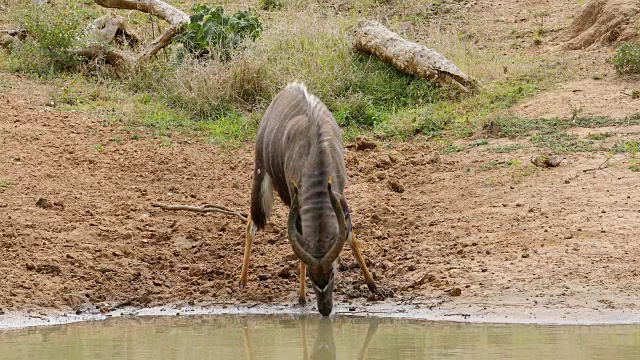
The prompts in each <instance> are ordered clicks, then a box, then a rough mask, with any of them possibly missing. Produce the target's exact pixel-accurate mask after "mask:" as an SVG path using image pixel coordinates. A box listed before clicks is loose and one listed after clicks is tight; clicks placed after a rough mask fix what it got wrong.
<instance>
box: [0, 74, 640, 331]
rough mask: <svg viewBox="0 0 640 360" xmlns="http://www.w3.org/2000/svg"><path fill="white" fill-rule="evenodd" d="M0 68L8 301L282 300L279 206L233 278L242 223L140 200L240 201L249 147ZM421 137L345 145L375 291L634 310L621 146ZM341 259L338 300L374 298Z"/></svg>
mask: <svg viewBox="0 0 640 360" xmlns="http://www.w3.org/2000/svg"><path fill="white" fill-rule="evenodd" d="M2 77H3V81H4V83H5V84H9V83H10V84H12V85H11V86H7V87H5V90H6V91H3V92H2V93H0V114H1V116H0V154H1V155H2V156H1V157H0V177H1V178H0V181H3V182H4V183H3V184H4V185H3V186H2V189H1V190H0V249H2V256H0V269H1V271H0V289H2V291H0V307H1V308H2V310H1V311H2V312H8V313H12V314H13V311H27V314H36V316H37V314H38V312H39V311H44V313H45V314H48V312H47V311H50V310H51V309H61V311H66V312H69V313H75V312H78V313H91V312H92V311H93V312H95V311H96V309H98V310H100V309H102V311H103V312H105V313H109V312H113V311H115V310H116V309H117V308H118V307H124V306H130V305H133V306H153V305H166V304H173V305H177V306H183V305H190V304H191V305H193V304H195V305H198V306H205V307H206V306H235V305H238V304H239V305H240V306H243V304H244V306H246V305H249V306H252V305H253V304H266V305H268V304H287V305H288V306H292V305H293V303H294V301H295V291H296V289H297V281H298V274H297V263H296V261H295V260H294V256H293V254H292V251H291V249H290V246H289V244H288V243H287V241H286V234H285V221H286V219H285V216H286V209H285V208H284V206H283V205H282V204H281V203H278V205H277V206H276V209H275V213H274V215H273V217H272V221H271V223H270V224H269V226H268V227H267V229H266V231H264V232H260V233H258V236H257V238H256V241H255V246H254V252H253V256H252V262H251V269H250V278H249V284H248V287H247V288H246V289H244V290H240V289H238V288H237V281H238V276H239V272H240V265H241V257H242V251H243V241H244V239H243V230H244V224H243V223H242V222H241V221H240V220H238V219H237V218H233V217H228V216H224V215H221V214H195V213H187V212H182V213H175V212H166V211H162V210H157V209H155V208H152V207H151V206H150V203H151V202H154V201H159V202H164V203H181V204H193V205H200V204H203V203H213V204H221V205H224V206H226V207H229V208H232V209H237V210H239V211H246V209H247V208H248V203H249V197H248V195H249V185H250V180H251V179H250V175H251V169H252V149H251V145H250V144H247V145H246V146H244V147H241V148H239V149H233V150H229V149H221V148H219V147H218V146H216V145H212V144H207V143H204V142H202V141H200V140H198V139H193V138H185V137H181V136H179V135H176V136H175V137H173V143H172V145H171V146H163V145H162V144H161V142H160V141H159V140H158V139H155V138H153V137H151V136H142V137H140V139H138V140H133V139H132V134H131V130H130V129H125V128H118V127H114V126H111V127H105V126H103V125H102V124H101V122H100V121H97V120H93V119H91V118H90V117H86V116H84V115H81V114H77V113H68V112H67V113H63V112H58V111H56V110H53V109H51V108H48V107H46V106H45V105H44V104H45V103H46V102H47V98H46V95H44V94H46V93H47V91H48V89H46V88H44V87H43V86H42V85H37V84H33V83H31V82H29V81H27V80H25V79H20V78H17V77H14V76H8V75H3V76H2ZM617 130H618V131H624V129H617ZM580 131H582V132H585V133H588V132H587V131H586V130H585V129H576V132H577V133H580ZM143 135H144V134H143ZM116 137H117V138H119V139H120V142H121V143H118V142H117V141H112V140H113V139H114V138H116ZM513 141H514V140H500V139H492V140H490V144H489V145H487V146H488V147H497V146H504V145H507V144H509V143H511V142H513ZM431 144H432V143H429V142H424V141H416V142H411V143H393V144H386V145H385V146H379V147H378V148H377V149H375V150H372V151H371V150H368V151H355V149H353V148H351V149H347V151H346V160H347V164H348V172H349V175H350V179H349V184H348V186H347V189H346V192H345V194H346V197H347V199H348V201H349V204H350V206H351V209H352V213H353V215H352V216H353V217H354V220H355V230H356V231H357V233H358V235H359V239H360V242H361V247H362V250H363V253H364V255H365V257H366V258H367V259H368V262H369V264H370V269H371V270H372V271H373V273H374V274H375V278H376V279H377V282H378V284H379V286H381V287H384V288H386V289H390V290H393V292H394V293H395V296H394V297H393V298H390V299H388V300H387V302H385V303H384V304H387V305H389V304H395V305H398V306H408V305H410V306H413V307H415V306H416V305H417V306H418V307H420V308H423V309H424V308H427V309H437V308H441V309H447V311H457V310H456V309H467V308H468V309H470V311H472V312H473V313H475V315H478V314H480V313H482V312H484V313H486V312H487V311H489V312H494V311H496V309H512V311H514V312H516V313H522V312H523V311H552V312H553V314H555V315H556V316H557V317H561V316H566V315H564V314H565V312H566V311H569V312H571V311H576V312H578V313H581V312H591V313H593V314H596V313H603V312H604V313H607V312H609V313H610V312H611V311H617V312H620V311H621V312H622V314H624V313H625V312H627V313H628V314H629V316H631V314H635V313H636V312H637V311H638V296H637V294H638V290H639V289H640V285H639V284H640V282H639V281H638V276H639V275H640V271H639V270H638V267H637V263H638V260H639V259H640V236H638V235H637V224H638V223H639V220H640V185H638V184H639V182H638V176H639V175H637V173H633V172H631V171H629V170H628V169H627V166H626V165H625V164H626V163H625V161H628V159H626V158H628V157H629V155H628V154H627V155H624V154H622V155H617V157H616V158H614V162H615V163H617V164H618V165H616V166H613V167H609V168H607V172H603V171H597V172H587V173H584V172H583V170H584V169H589V168H595V167H598V165H600V164H601V163H602V161H603V160H604V159H605V158H606V154H604V153H588V154H570V155H568V156H567V157H566V159H565V160H564V161H563V163H562V165H561V166H560V167H558V168H553V169H539V170H537V171H535V172H534V173H532V174H530V175H524V176H522V173H521V172H519V170H518V169H513V168H508V167H506V168H505V167H501V166H498V167H496V168H494V169H491V170H487V171H482V170H481V167H482V165H483V164H486V163H487V161H489V160H492V159H494V160H496V161H507V160H510V159H513V158H515V157H517V158H519V159H523V160H524V161H525V162H526V159H528V158H530V157H531V156H532V155H536V154H538V152H536V151H537V150H536V149H533V148H525V149H520V150H516V151H515V152H511V153H506V154H498V153H491V152H486V151H483V149H482V148H480V147H478V148H470V149H468V150H465V151H463V152H460V153H456V154H452V155H446V156H443V157H442V158H441V159H440V160H439V161H438V160H437V159H434V157H433V155H432V150H433V149H432V148H430V146H431ZM462 144H463V145H464V143H462ZM96 145H100V146H102V148H100V147H97V146H96ZM525 165H526V164H525ZM523 166H524V165H523ZM391 183H399V184H400V185H401V187H402V188H403V191H402V192H397V190H398V189H397V186H391ZM394 188H395V190H394ZM40 199H46V201H43V200H40ZM340 270H341V277H340V278H339V281H338V285H337V302H338V303H339V304H341V305H342V306H345V304H349V305H353V306H359V307H362V306H364V307H365V309H366V308H367V307H366V306H374V305H375V301H369V300H367V298H368V296H369V293H368V291H367V290H366V286H365V285H364V284H363V281H362V277H361V275H360V272H359V270H358V268H357V266H356V263H355V261H354V259H353V257H352V255H351V253H350V251H348V250H346V251H344V252H343V254H342V256H341V263H340ZM456 289H460V291H459V293H460V295H459V296H455V295H457V293H458V290H456ZM308 294H309V296H310V297H312V292H311V291H309V292H308ZM313 302H314V301H313V299H312V298H311V303H312V304H313ZM261 306H262V305H261ZM310 308H311V309H313V307H312V306H311V307H310ZM398 309H400V308H398ZM527 309H528V310H527ZM554 309H556V310H558V309H562V310H561V311H560V310H558V311H556V310H554ZM404 311H406V310H404ZM423 311H424V310H423ZM465 313H467V312H466V311H465ZM498 315H500V314H499V313H498ZM1 319H2V317H0V321H1Z"/></svg>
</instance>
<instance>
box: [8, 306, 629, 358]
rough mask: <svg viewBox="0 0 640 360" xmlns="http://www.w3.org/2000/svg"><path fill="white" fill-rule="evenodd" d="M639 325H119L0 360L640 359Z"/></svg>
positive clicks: (22, 334)
mask: <svg viewBox="0 0 640 360" xmlns="http://www.w3.org/2000/svg"><path fill="white" fill-rule="evenodd" d="M639 356H640V326H635V325H626V326H620V325H618V326H525V325H475V324H450V323H433V322H417V321H415V322H414V321H406V320H390V319H372V318H352V317H337V318H334V319H331V320H328V319H321V318H319V317H306V316H305V317H301V316H209V317H197V316H193V317H157V318H128V319H127V318H118V319H110V320H106V321H100V322H84V323H75V324H68V325H56V326H46V327H36V328H27V329H21V330H9V331H4V332H0V359H65V360H73V359H425V358H428V359H430V358H434V359H440V358H452V359H497V358H500V359H504V358H510V359H544V358H547V359H638V357H639Z"/></svg>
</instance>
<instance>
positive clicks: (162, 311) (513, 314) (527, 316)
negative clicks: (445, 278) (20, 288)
mask: <svg viewBox="0 0 640 360" xmlns="http://www.w3.org/2000/svg"><path fill="white" fill-rule="evenodd" d="M194 315H239V316H246V315H306V316H312V317H320V315H319V314H318V313H317V311H315V310H314V309H311V308H307V309H300V308H297V307H295V306H285V305H264V304H249V305H227V306H220V305H218V306H210V307H201V306H182V307H176V306H159V307H152V308H133V307H131V308H123V309H120V310H117V311H114V312H112V313H108V314H103V313H101V312H100V311H94V312H89V313H84V314H75V313H73V312H71V313H66V312H62V311H51V310H49V311H40V312H30V313H26V312H10V313H7V314H5V315H4V316H2V317H0V331H3V330H11V329H19V328H26V327H33V326H51V325H61V324H68V323H73V322H79V321H101V320H105V319H109V318H119V317H130V318H134V317H147V316H182V317H184V316H187V317H188V316H194ZM343 316H359V317H379V318H391V319H410V320H421V321H439V322H462V323H477V324H530V325H625V324H640V311H637V310H631V311H629V310H616V309H606V310H591V309H584V308H560V307H556V308H532V307H528V308H525V307H508V306H507V307H502V308H486V307H478V306H472V307H464V308H451V307H447V306H438V305H436V303H432V304H421V305H417V304H411V305H398V304H392V303H388V302H384V303H378V304H376V305H369V306H353V305H343V304H340V305H338V306H336V308H335V309H334V313H333V315H332V317H343Z"/></svg>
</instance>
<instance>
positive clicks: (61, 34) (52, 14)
mask: <svg viewBox="0 0 640 360" xmlns="http://www.w3.org/2000/svg"><path fill="white" fill-rule="evenodd" d="M18 20H19V23H20V27H22V28H23V29H25V31H26V32H27V33H28V34H29V36H28V38H27V41H26V44H25V45H26V46H24V47H25V49H29V50H34V52H35V53H36V54H37V55H36V54H32V55H31V57H34V55H35V56H36V57H42V58H43V59H46V60H47V61H48V62H49V64H47V65H46V66H51V67H52V68H54V67H58V68H60V67H64V66H69V65H71V64H73V63H74V62H75V60H76V58H75V57H74V56H72V55H69V54H68V51H67V50H69V49H71V48H73V47H75V46H78V45H80V44H81V43H82V42H83V39H84V38H83V34H84V31H83V29H82V27H81V24H82V23H83V21H84V20H83V18H82V14H81V11H80V10H79V9H78V8H76V7H75V6H72V7H54V6H52V5H47V6H39V5H35V4H32V3H31V2H29V4H28V5H26V6H25V7H24V8H22V9H21V11H19V13H18ZM34 61H35V59H33V58H29V59H28V60H27V62H34ZM43 65H44V64H43ZM53 70H56V69H53Z"/></svg>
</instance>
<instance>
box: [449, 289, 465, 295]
mask: <svg viewBox="0 0 640 360" xmlns="http://www.w3.org/2000/svg"><path fill="white" fill-rule="evenodd" d="M447 293H448V294H449V295H451V296H460V295H462V290H461V289H460V288H453V289H451V290H449V291H448V292H447Z"/></svg>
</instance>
